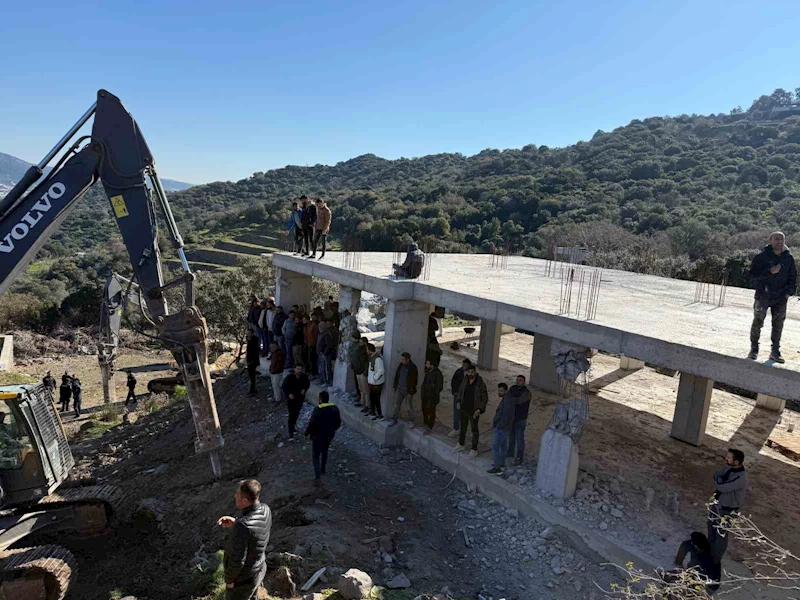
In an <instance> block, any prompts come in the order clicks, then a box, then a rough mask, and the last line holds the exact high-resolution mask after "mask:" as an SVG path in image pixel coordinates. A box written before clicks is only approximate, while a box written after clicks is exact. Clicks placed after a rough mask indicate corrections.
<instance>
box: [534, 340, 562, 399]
mask: <svg viewBox="0 0 800 600" xmlns="http://www.w3.org/2000/svg"><path fill="white" fill-rule="evenodd" d="M552 345H553V338H551V337H549V336H546V335H542V334H541V333H537V334H536V335H535V336H534V341H533V358H532V359H531V376H530V379H529V383H530V385H531V387H535V388H538V389H540V390H542V391H544V392H549V393H551V394H558V393H560V392H561V378H560V377H559V376H558V373H556V363H555V362H554V361H553V357H552V356H550V348H551V347H552Z"/></svg>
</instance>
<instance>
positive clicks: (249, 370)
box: [247, 364, 258, 392]
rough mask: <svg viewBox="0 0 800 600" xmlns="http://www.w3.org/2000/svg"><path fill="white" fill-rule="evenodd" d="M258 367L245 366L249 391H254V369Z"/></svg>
mask: <svg viewBox="0 0 800 600" xmlns="http://www.w3.org/2000/svg"><path fill="white" fill-rule="evenodd" d="M257 368H258V365H251V364H248V365H247V376H248V377H250V391H251V392H255V391H256V369H257Z"/></svg>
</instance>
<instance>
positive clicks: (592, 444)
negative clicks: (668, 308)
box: [437, 329, 800, 564]
mask: <svg viewBox="0 0 800 600" xmlns="http://www.w3.org/2000/svg"><path fill="white" fill-rule="evenodd" d="M477 335H478V334H477V332H476V333H475V334H474V336H475V340H474V341H476V342H477ZM461 338H463V331H462V330H460V329H452V330H446V331H445V335H444V337H443V338H440V343H441V345H442V348H443V349H444V350H445V353H444V356H443V360H442V365H441V368H442V372H443V374H444V376H445V380H446V382H448V383H449V378H450V377H451V376H452V373H453V372H454V370H455V369H456V368H457V367H458V366H460V362H461V359H462V357H464V356H466V357H468V358H470V359H472V360H473V361H474V360H475V359H476V358H477V347H465V346H461V348H460V349H459V350H458V351H452V350H451V349H450V348H449V347H448V346H447V343H446V342H447V341H449V340H452V339H461ZM532 349H533V338H532V337H531V336H528V335H525V334H521V333H513V334H507V335H504V336H503V337H502V343H501V347H500V357H501V360H500V368H499V370H498V371H495V372H486V371H481V372H480V374H481V376H482V377H483V378H484V379H485V380H486V383H487V386H488V387H489V390H490V392H491V391H493V389H494V388H495V387H496V385H497V383H499V382H500V381H505V382H507V383H509V385H510V384H512V383H513V381H514V377H515V376H516V375H517V374H523V375H529V373H530V362H531V355H532ZM590 375H591V377H590V379H591V382H590V390H591V392H592V393H591V395H590V420H589V424H588V425H587V427H586V428H585V430H584V434H583V437H582V439H581V442H580V461H581V462H580V468H581V469H582V470H585V471H587V472H589V473H591V474H592V475H595V476H597V477H599V478H602V479H606V480H610V479H613V478H615V479H616V480H617V481H618V482H619V483H620V487H621V492H622V494H621V496H622V497H623V498H625V501H624V502H625V509H624V513H625V517H624V518H623V519H621V520H615V519H611V521H610V523H609V524H610V527H609V529H608V531H607V532H606V533H605V535H608V536H612V537H613V539H616V540H617V541H618V542H619V543H621V544H622V545H625V546H628V547H631V548H636V549H639V550H640V551H645V552H646V553H647V554H649V555H650V556H652V557H654V558H655V559H657V560H659V561H662V562H664V563H665V564H670V559H671V558H672V557H673V556H674V553H675V549H676V548H677V546H678V545H679V544H680V542H681V540H682V539H685V538H686V536H687V534H688V532H691V531H692V530H695V529H697V530H700V531H705V509H704V505H705V502H707V500H708V498H709V497H710V495H711V493H712V492H713V489H714V488H713V485H712V479H711V475H712V473H714V472H715V471H717V470H719V469H720V468H722V466H723V464H724V456H725V453H726V452H727V449H728V448H729V447H737V448H741V449H742V450H743V451H744V452H745V455H746V461H745V467H746V468H747V472H748V476H749V481H750V489H749V492H748V496H747V505H746V512H747V513H749V514H750V515H751V516H752V517H753V519H754V521H755V522H756V523H757V524H758V525H759V526H760V527H761V528H762V530H763V531H764V532H765V533H766V534H767V535H769V536H773V537H774V539H775V540H776V541H778V542H779V543H781V544H783V545H784V546H786V547H787V548H789V549H790V550H793V551H795V552H797V551H798V550H800V529H798V528H797V527H794V526H793V524H794V523H796V522H797V520H798V517H800V463H798V462H795V461H792V460H791V459H789V458H787V457H785V456H783V455H782V454H780V453H778V452H776V451H775V450H773V449H771V448H768V447H766V446H764V443H765V442H766V440H767V437H768V436H769V435H770V434H771V433H772V432H773V431H775V432H780V433H783V434H786V433H788V428H789V426H790V425H791V424H793V425H794V426H795V427H798V426H800V418H798V417H799V416H800V415H798V414H797V413H795V412H792V411H788V410H787V411H784V413H783V415H782V416H781V415H778V414H777V413H775V412H771V411H768V410H765V409H762V408H759V407H756V406H755V401H754V400H750V399H747V398H743V397H741V396H737V395H735V394H731V393H729V392H726V391H722V390H719V389H715V390H714V392H713V395H712V400H711V409H710V413H709V418H708V425H707V435H706V439H705V441H704V443H703V444H702V445H701V446H700V447H694V446H691V445H689V444H685V443H683V442H680V441H678V440H675V439H673V438H671V437H670V435H669V434H670V428H671V421H672V415H673V412H674V409H675V400H676V395H677V388H678V382H679V377H678V376H675V377H668V376H665V375H661V374H659V373H657V372H656V371H654V370H653V369H650V368H644V369H641V370H639V371H633V372H629V371H622V370H620V369H619V359H618V358H616V357H612V356H607V355H597V356H595V357H594V358H593V360H592V370H591V372H590ZM446 387H447V386H446ZM489 398H490V406H489V409H488V410H487V416H485V417H484V418H483V426H482V427H481V435H482V443H481V447H480V449H481V451H482V452H488V451H489V446H488V444H489V442H490V433H489V432H490V429H491V420H490V418H491V415H493V414H494V409H495V406H496V404H497V397H496V396H495V395H493V394H492V393H490V394H489ZM556 400H557V398H556V397H555V396H553V395H550V394H545V393H541V392H534V394H533V402H532V405H531V413H530V417H529V419H528V429H527V434H526V457H527V460H526V463H525V465H524V468H523V469H524V470H527V472H530V473H535V460H536V456H537V454H538V451H539V448H538V441H539V438H540V436H541V434H542V432H543V431H544V429H545V428H546V427H547V425H548V424H549V422H550V419H551V416H552V413H553V409H554V407H555V403H556ZM451 411H452V397H451V396H450V394H449V393H445V394H443V399H442V403H441V404H440V405H439V409H438V415H437V420H438V421H439V423H437V432H438V433H439V434H445V433H446V432H448V431H450V428H451V427H452V412H451ZM484 432H486V433H485V435H484ZM792 435H795V436H798V435H800V434H799V433H797V432H795V433H793V434H792ZM512 476H513V472H512ZM646 488H652V489H653V490H654V491H655V499H654V500H653V503H652V508H651V510H650V511H645V507H644V490H645V489H646ZM527 489H528V490H529V492H530V493H535V491H534V490H533V489H532V487H530V486H529V487H528V488H527ZM676 498H677V505H678V508H677V512H676V511H675V509H674V505H675V499H676ZM571 510H572V509H571V508H570V507H569V506H568V514H571V516H575V517H576V518H580V517H581V516H582V515H581V514H580V512H579V511H578V510H577V508H576V510H575V514H574V515H572V513H571V512H570V511H571ZM602 520H603V519H602V515H598V516H596V518H591V515H590V517H589V519H588V522H587V524H588V525H589V526H593V527H597V526H599V523H600V522H602ZM789 524H792V525H789ZM729 555H730V557H732V558H742V555H741V549H739V548H736V544H735V543H732V544H731V547H730V550H729Z"/></svg>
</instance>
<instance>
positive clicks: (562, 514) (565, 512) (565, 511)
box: [558, 506, 567, 517]
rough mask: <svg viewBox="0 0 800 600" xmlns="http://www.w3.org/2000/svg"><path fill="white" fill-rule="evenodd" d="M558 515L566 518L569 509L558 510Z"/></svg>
mask: <svg viewBox="0 0 800 600" xmlns="http://www.w3.org/2000/svg"><path fill="white" fill-rule="evenodd" d="M558 514H560V515H561V516H562V517H564V516H566V515H567V509H566V508H564V507H563V506H562V507H561V508H559V509H558Z"/></svg>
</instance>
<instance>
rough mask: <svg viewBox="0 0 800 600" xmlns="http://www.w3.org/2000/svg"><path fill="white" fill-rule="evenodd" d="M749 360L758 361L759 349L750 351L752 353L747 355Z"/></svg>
mask: <svg viewBox="0 0 800 600" xmlns="http://www.w3.org/2000/svg"><path fill="white" fill-rule="evenodd" d="M747 358H748V359H749V360H756V359H757V358H758V350H757V349H752V348H751V349H750V353H749V354H748V355H747Z"/></svg>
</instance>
